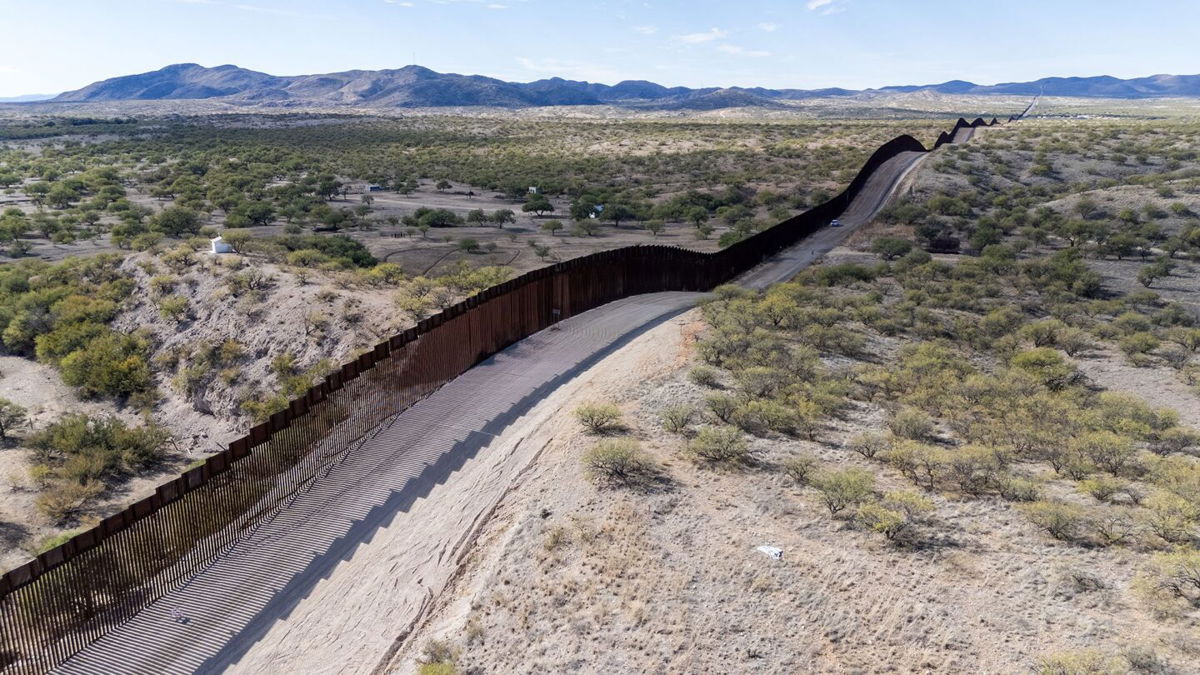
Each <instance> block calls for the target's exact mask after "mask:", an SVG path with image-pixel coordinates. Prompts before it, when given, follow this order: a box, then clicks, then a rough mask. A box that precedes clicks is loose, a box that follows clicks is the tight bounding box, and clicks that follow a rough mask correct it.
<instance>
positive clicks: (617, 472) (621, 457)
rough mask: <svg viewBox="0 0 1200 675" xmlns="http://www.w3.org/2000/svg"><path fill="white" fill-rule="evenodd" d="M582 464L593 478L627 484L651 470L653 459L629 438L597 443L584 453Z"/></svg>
mask: <svg viewBox="0 0 1200 675" xmlns="http://www.w3.org/2000/svg"><path fill="white" fill-rule="evenodd" d="M583 465H584V468H585V469H586V470H587V474H588V476H589V477H591V478H592V479H593V480H596V481H606V482H613V483H620V484H622V485H628V484H630V483H633V482H635V481H637V480H639V479H640V478H643V477H645V476H646V474H648V473H649V472H650V471H651V468H652V466H653V461H652V460H651V459H650V457H649V456H648V455H647V454H646V453H645V452H643V451H642V449H641V446H640V445H638V442H637V441H635V440H633V439H631V438H615V439H609V440H604V441H601V442H599V443H597V444H596V445H595V446H594V447H592V448H591V449H590V450H588V451H587V452H585V453H584V455H583Z"/></svg>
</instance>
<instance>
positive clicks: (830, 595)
mask: <svg viewBox="0 0 1200 675" xmlns="http://www.w3.org/2000/svg"><path fill="white" fill-rule="evenodd" d="M689 318H690V317H689ZM699 328H700V326H699V325H698V324H691V325H689V326H687V327H685V328H684V329H683V330H676V331H673V332H672V333H670V334H661V333H660V334H659V335H658V336H657V338H658V339H659V340H660V342H658V345H657V351H658V352H659V354H658V356H657V359H656V360H655V361H653V362H640V363H638V362H635V363H632V364H628V365H627V367H630V366H633V367H635V368H637V369H636V370H634V371H633V373H636V377H633V378H629V377H626V378H624V379H623V380H622V379H621V378H619V377H613V375H615V374H610V375H609V378H610V379H608V380H597V381H595V382H594V383H593V384H592V388H591V389H590V390H587V391H581V392H579V394H577V395H576V398H575V399H574V401H569V400H561V401H556V405H559V406H562V407H563V408H569V407H570V406H571V405H572V404H573V403H577V402H581V401H583V400H585V399H588V398H595V397H596V396H606V397H609V398H612V399H614V400H618V401H620V402H621V405H622V407H623V408H624V409H625V410H626V412H627V420H629V421H630V426H631V427H632V434H633V435H634V436H636V437H638V438H639V439H641V441H642V444H643V447H644V448H646V449H648V450H649V451H650V452H651V453H652V455H653V456H654V457H655V458H656V459H657V460H658V461H659V462H660V463H661V465H662V467H663V471H664V473H665V474H666V476H667V477H668V478H667V479H666V481H665V485H666V487H663V488H662V489H660V490H656V491H653V492H650V493H641V492H635V491H626V490H620V489H611V488H603V487H597V486H596V485H594V484H592V483H591V482H590V481H588V480H587V479H586V478H585V477H584V475H583V472H582V468H581V465H580V456H581V454H582V453H583V452H584V451H585V450H586V449H587V448H588V447H590V446H591V445H592V444H593V443H594V439H592V438H590V437H588V436H586V435H584V434H583V433H581V432H580V431H579V430H578V428H577V427H575V428H572V425H570V424H566V425H565V426H564V424H563V423H562V422H561V421H560V422H559V423H557V424H548V425H545V426H543V427H542V428H541V429H538V430H533V431H532V432H531V433H530V435H529V436H528V437H527V441H533V440H534V439H541V440H539V441H537V442H539V443H540V442H542V441H544V442H546V443H547V445H546V447H545V450H544V451H543V453H542V455H541V457H540V458H539V460H538V462H537V464H536V465H534V466H533V467H531V469H530V470H529V472H528V473H527V475H526V478H525V480H524V481H523V482H522V483H520V484H519V485H518V486H516V487H515V488H514V490H513V491H512V492H511V493H510V494H509V495H507V496H506V497H505V498H504V500H503V501H502V502H501V504H500V506H499V508H498V509H497V510H496V513H495V515H494V517H493V518H492V520H491V521H490V522H489V523H488V524H487V525H486V527H485V528H484V530H483V533H482V535H481V536H480V538H479V545H478V546H477V547H476V549H475V550H474V551H472V552H471V553H470V555H469V556H468V557H467V558H466V561H465V567H464V569H463V571H462V573H461V574H460V575H458V576H457V577H456V578H455V580H454V584H453V585H452V586H451V587H450V588H449V589H448V590H447V592H445V593H444V594H443V595H442V596H441V597H439V598H437V600H436V603H435V605H434V609H433V611H432V612H431V614H430V618H429V619H428V620H427V621H425V622H424V623H423V624H422V625H421V627H420V629H419V630H418V631H417V632H416V633H415V634H414V635H413V636H412V637H411V638H410V639H408V640H407V641H405V643H404V647H403V649H402V650H401V651H400V652H398V654H397V655H396V657H395V658H394V659H393V660H392V661H391V663H390V664H389V669H388V671H389V672H397V673H408V672H413V671H414V670H415V666H416V663H417V661H418V659H419V658H420V655H421V649H422V648H423V646H424V645H426V644H427V643H428V642H429V641H431V640H444V641H447V642H448V643H450V644H451V645H453V646H454V648H455V649H456V650H457V651H458V659H457V663H456V665H457V666H458V667H459V669H460V671H461V672H567V671H571V672H780V673H784V672H831V673H832V672H863V673H865V672H988V673H1025V672H1029V671H1030V670H1031V669H1032V668H1033V667H1034V665H1035V664H1036V660H1037V658H1039V657H1041V656H1044V655H1047V654H1051V653H1057V652H1061V651H1066V650H1073V649H1080V648H1099V649H1103V650H1106V651H1110V652H1111V651H1114V650H1118V649H1120V648H1123V647H1127V646H1131V645H1143V644H1145V645H1152V646H1153V647H1155V648H1156V649H1158V650H1159V651H1160V653H1161V652H1163V651H1167V652H1175V653H1181V651H1182V652H1183V653H1186V650H1187V649H1189V648H1188V647H1187V645H1188V642H1189V641H1190V640H1191V637H1189V634H1188V633H1187V631H1186V629H1183V628H1173V627H1170V626H1166V627H1163V626H1161V625H1158V624H1156V623H1155V622H1154V621H1153V620H1152V619H1151V618H1150V617H1149V615H1148V614H1146V613H1145V612H1144V611H1142V610H1141V609H1139V608H1138V607H1137V605H1136V603H1135V602H1134V601H1133V599H1132V597H1131V595H1130V592H1129V585H1130V582H1131V580H1132V578H1133V576H1134V573H1135V571H1136V564H1135V563H1136V557H1135V556H1134V555H1133V554H1131V553H1130V552H1126V551H1120V550H1087V549H1083V548H1079V547H1075V546H1070V545H1064V544H1061V543H1058V542H1055V541H1053V540H1051V539H1049V538H1048V537H1046V536H1044V535H1043V534H1041V533H1039V532H1038V531H1036V530H1035V528H1034V527H1033V526H1032V525H1031V524H1030V523H1029V522H1028V521H1027V520H1026V519H1025V518H1024V517H1023V516H1022V515H1021V514H1019V513H1017V512H1016V510H1015V509H1014V508H1013V507H1012V506H1011V505H1010V504H1007V503H1004V502H1001V501H998V500H993V499H984V500H966V501H959V500H955V499H951V498H947V497H945V496H936V497H935V500H936V503H937V511H936V516H935V520H934V522H933V524H932V525H930V526H929V532H928V533H927V536H928V541H929V544H928V545H926V546H923V547H919V548H917V549H909V550H906V549H897V548H894V547H892V546H889V545H887V544H886V543H885V542H884V541H882V540H881V539H880V538H879V537H877V536H873V535H871V534H870V533H867V532H862V531H857V530H853V529H849V528H847V527H846V526H845V525H844V524H843V522H842V521H838V520H832V519H830V518H829V516H828V513H827V512H826V511H824V509H823V507H822V506H821V505H820V503H819V502H818V500H817V499H816V497H815V496H814V494H813V493H812V492H811V491H802V490H797V489H796V488H794V487H793V486H791V485H789V484H787V482H786V479H782V478H781V477H780V476H779V474H778V473H776V472H774V471H772V470H771V468H772V467H773V466H774V465H775V464H776V463H777V462H778V461H780V460H781V459H783V458H785V457H787V456H788V455H790V454H791V453H794V452H796V451H798V450H805V451H808V452H812V453H814V454H816V455H818V456H819V457H821V458H822V459H823V460H825V461H827V462H831V463H838V464H846V465H861V466H864V467H865V466H868V463H867V462H866V461H865V460H862V458H860V457H858V456H857V455H854V454H853V453H850V452H848V451H846V450H844V449H842V448H841V447H840V444H841V442H842V441H843V440H844V439H845V438H846V437H847V436H848V435H849V434H850V433H851V432H852V431H853V430H855V429H861V428H870V427H874V426H878V425H879V423H880V420H881V416H880V414H879V411H877V410H871V409H870V408H866V407H864V408H860V409H859V410H857V411H856V412H855V414H854V415H853V416H852V417H851V419H850V420H848V421H847V422H845V423H838V424H837V425H836V426H835V427H834V428H830V429H827V430H826V431H825V432H824V433H823V434H822V435H821V438H820V442H818V443H809V442H803V441H788V440H764V439H756V440H754V441H753V445H752V447H753V448H754V450H755V452H756V455H757V458H758V461H759V465H758V467H756V468H753V469H750V470H748V471H745V472H717V471H712V470H709V469H704V468H701V467H698V466H696V465H694V464H693V463H691V462H690V461H687V460H685V459H682V458H681V457H680V455H679V450H680V447H681V444H682V441H680V440H679V439H678V438H677V437H672V436H669V435H667V434H666V433H665V432H663V431H661V429H660V427H659V425H658V422H657V413H658V411H659V410H661V409H662V408H663V407H664V406H665V405H668V404H673V403H678V402H680V401H687V400H696V399H699V398H700V397H701V396H702V392H701V391H699V390H698V388H697V387H695V386H694V385H692V384H691V383H690V382H688V381H687V380H686V378H685V377H684V374H685V373H686V367H685V366H684V364H686V363H687V362H688V360H689V358H690V357H689V354H690V349H689V347H690V342H691V338H692V336H694V334H695V333H696V331H697V330H699ZM624 355H625V354H624V353H623V354H622V356H624ZM614 358H615V357H614ZM618 363H619V362H618V361H615V360H614V361H613V362H612V364H611V365H613V366H615V365H618ZM606 365H609V364H606ZM651 365H652V366H654V368H652V369H647V366H651ZM605 382H611V384H607V385H606V384H605ZM629 382H636V384H632V385H631V384H629ZM564 393H565V392H564ZM879 476H880V479H881V481H882V485H881V489H895V488H898V487H900V486H903V485H906V481H904V480H903V479H902V478H900V477H899V476H897V475H893V474H891V473H890V472H889V470H884V471H882V472H880V473H879ZM761 545H771V546H776V547H779V548H781V549H783V551H784V553H783V556H782V559H781V560H772V559H770V558H769V557H768V556H766V555H764V554H763V553H761V552H759V551H757V550H756V547H758V546H761ZM1080 576H1086V577H1091V578H1094V579H1095V580H1098V581H1099V584H1100V586H1101V588H1099V590H1091V591H1085V590H1081V588H1080V587H1079V586H1078V585H1077V584H1076V581H1075V579H1076V578H1077V577H1080ZM1177 650H1180V651H1177ZM1177 663H1178V662H1177ZM1180 672H1183V671H1180Z"/></svg>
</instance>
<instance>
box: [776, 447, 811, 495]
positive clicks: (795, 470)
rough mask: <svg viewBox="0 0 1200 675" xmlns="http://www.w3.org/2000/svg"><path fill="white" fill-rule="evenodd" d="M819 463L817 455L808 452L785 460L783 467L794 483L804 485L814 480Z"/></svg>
mask: <svg viewBox="0 0 1200 675" xmlns="http://www.w3.org/2000/svg"><path fill="white" fill-rule="evenodd" d="M819 465H820V463H819V462H817V458H816V457H813V456H812V455H810V454H808V453H803V454H799V455H793V456H791V457H788V458H787V459H785V460H783V465H782V467H781V468H782V469H783V473H784V474H786V475H787V477H788V478H791V479H792V482H793V483H795V484H796V485H797V486H799V487H802V486H805V485H808V483H809V481H810V480H812V477H813V475H814V474H815V473H816V471H817V467H818V466H819Z"/></svg>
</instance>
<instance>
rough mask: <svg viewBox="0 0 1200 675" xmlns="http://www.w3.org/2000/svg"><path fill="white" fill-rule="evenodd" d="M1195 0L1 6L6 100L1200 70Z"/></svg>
mask: <svg viewBox="0 0 1200 675" xmlns="http://www.w3.org/2000/svg"><path fill="white" fill-rule="evenodd" d="M1198 25H1200V1H1198V0H1139V1H1138V2H1129V1H1128V0H1003V1H1001V2H995V1H993V0H980V1H977V2H972V1H970V0H953V1H951V0H0V97H6V96H18V95H24V94H51V93H58V92H61V91H67V90H71V89H76V88H79V87H82V86H84V85H86V84H89V83H91V82H94V81H96V80H101V79H105V78H108V77H114V76H119V75H128V74H133V73H140V72H146V71H150V70H156V69H158V68H161V67H163V66H166V65H168V64H172V63H199V64H201V65H205V66H217V65H222V64H226V63H231V64H235V65H238V66H242V67H244V68H250V69H253V70H259V71H263V72H267V73H271V74H273V75H299V74H310V73H328V72H337V71H342V70H351V69H380V68H399V67H402V66H405V65H408V64H411V63H418V64H420V65H423V66H426V67H429V68H432V69H434V70H437V71H441V72H456V73H463V74H479V75H489V76H492V77H499V78H502V79H505V80H513V81H522V82H525V81H531V80H536V79H541V78H546V77H554V76H559V77H564V78H568V79H580V80H588V81H592V82H603V83H606V84H615V83H616V82H619V81H621V80H626V79H641V80H651V81H654V82H658V83H660V84H664V85H667V86H679V85H682V86H689V87H706V86H747V87H752V86H763V87H772V88H799V89H814V88H820V87H845V88H849V89H862V88H868V87H879V86H886V85H902V84H932V83H938V82H943V81H946V80H951V79H963V80H970V81H972V82H976V83H979V84H994V83H997V82H1021V81H1027V80H1033V79H1037V78H1040V77H1046V76H1075V75H1079V76H1089V75H1102V74H1103V75H1114V76H1117V77H1140V76H1145V75H1152V74H1156V73H1172V74H1196V73H1200V48H1197V44H1196V42H1197V40H1196V30H1197V26H1198Z"/></svg>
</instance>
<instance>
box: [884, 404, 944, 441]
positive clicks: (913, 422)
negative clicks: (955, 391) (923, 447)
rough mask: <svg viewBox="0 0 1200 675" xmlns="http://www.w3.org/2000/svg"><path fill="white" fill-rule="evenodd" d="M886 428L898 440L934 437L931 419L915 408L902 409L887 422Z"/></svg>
mask: <svg viewBox="0 0 1200 675" xmlns="http://www.w3.org/2000/svg"><path fill="white" fill-rule="evenodd" d="M888 428H889V429H890V430H891V432H892V433H893V434H895V435H897V436H899V437H900V438H908V439H912V440H923V439H926V438H931V437H932V436H933V435H934V430H935V427H934V424H933V418H932V417H930V416H929V415H927V414H926V413H924V412H923V411H921V410H917V409H916V408H909V407H904V408H901V409H900V410H898V411H896V413H895V414H894V415H892V419H890V420H888Z"/></svg>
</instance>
